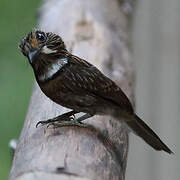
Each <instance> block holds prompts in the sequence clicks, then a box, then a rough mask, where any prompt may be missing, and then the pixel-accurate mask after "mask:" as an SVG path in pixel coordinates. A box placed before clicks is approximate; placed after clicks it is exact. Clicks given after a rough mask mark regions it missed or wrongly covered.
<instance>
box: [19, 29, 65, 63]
mask: <svg viewBox="0 0 180 180" xmlns="http://www.w3.org/2000/svg"><path fill="white" fill-rule="evenodd" d="M19 48H20V50H21V52H22V53H23V54H24V56H26V57H27V58H28V59H29V62H30V63H31V64H33V63H34V62H35V61H36V60H37V61H38V59H42V60H43V59H44V60H46V59H47V58H48V56H49V57H51V59H52V58H53V57H56V56H58V55H59V54H61V52H63V51H66V47H65V44H64V42H63V40H62V39H61V37H60V36H58V35H57V34H54V33H51V32H47V33H46V32H43V31H40V30H34V31H31V32H30V33H29V34H28V35H27V36H26V37H25V38H23V39H22V41H21V43H20V45H19ZM42 57H43V58H42Z"/></svg>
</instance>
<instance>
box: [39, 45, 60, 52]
mask: <svg viewBox="0 0 180 180" xmlns="http://www.w3.org/2000/svg"><path fill="white" fill-rule="evenodd" d="M41 52H43V53H45V54H51V53H55V52H57V50H52V49H49V48H48V47H47V46H44V47H43V48H42V50H41Z"/></svg>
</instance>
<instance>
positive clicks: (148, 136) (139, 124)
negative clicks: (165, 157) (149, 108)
mask: <svg viewBox="0 0 180 180" xmlns="http://www.w3.org/2000/svg"><path fill="white" fill-rule="evenodd" d="M134 117H135V118H134V119H133V120H132V121H127V125H128V126H129V127H130V128H131V129H132V130H133V131H134V132H135V133H136V134H137V135H138V136H140V137H141V138H142V139H143V140H144V141H145V142H147V143H148V144H149V145H150V146H152V147H153V148H154V149H156V150H157V151H161V150H163V151H165V152H167V153H169V154H171V153H173V152H172V151H171V150H170V149H169V148H168V146H167V145H166V144H164V143H163V142H162V141H161V139H160V138H159V137H158V135H157V134H156V133H155V132H154V131H153V130H152V129H151V128H150V127H148V125H147V124H145V123H144V122H143V121H142V120H141V119H140V118H139V117H138V116H137V115H134Z"/></svg>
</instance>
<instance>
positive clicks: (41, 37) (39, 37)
mask: <svg viewBox="0 0 180 180" xmlns="http://www.w3.org/2000/svg"><path fill="white" fill-rule="evenodd" d="M36 39H38V40H40V41H45V40H46V38H45V34H44V33H41V32H38V33H37V34H36Z"/></svg>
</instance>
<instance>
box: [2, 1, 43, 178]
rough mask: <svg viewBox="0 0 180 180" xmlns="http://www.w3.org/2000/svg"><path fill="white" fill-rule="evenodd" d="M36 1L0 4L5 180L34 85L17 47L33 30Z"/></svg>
mask: <svg viewBox="0 0 180 180" xmlns="http://www.w3.org/2000/svg"><path fill="white" fill-rule="evenodd" d="M39 6H40V1H38V0H31V1H27V0H18V1H10V0H0V96H1V98H0V179H1V180H5V179H7V177H8V173H9V169H10V166H11V160H12V154H11V150H10V148H9V147H8V143H9V141H10V140H11V139H12V138H13V139H14V138H15V139H17V138H18V136H19V133H20V130H21V128H22V125H23V121H24V119H25V115H26V111H27V107H28V102H29V98H30V95H31V89H32V85H33V75H32V69H31V68H30V66H29V64H28V61H27V59H26V58H25V57H23V56H22V54H21V53H20V51H19V49H18V43H19V42H20V40H21V38H22V37H23V36H24V35H26V33H27V32H29V31H30V30H31V29H32V28H33V27H35V26H36V15H37V8H38V7H39Z"/></svg>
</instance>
